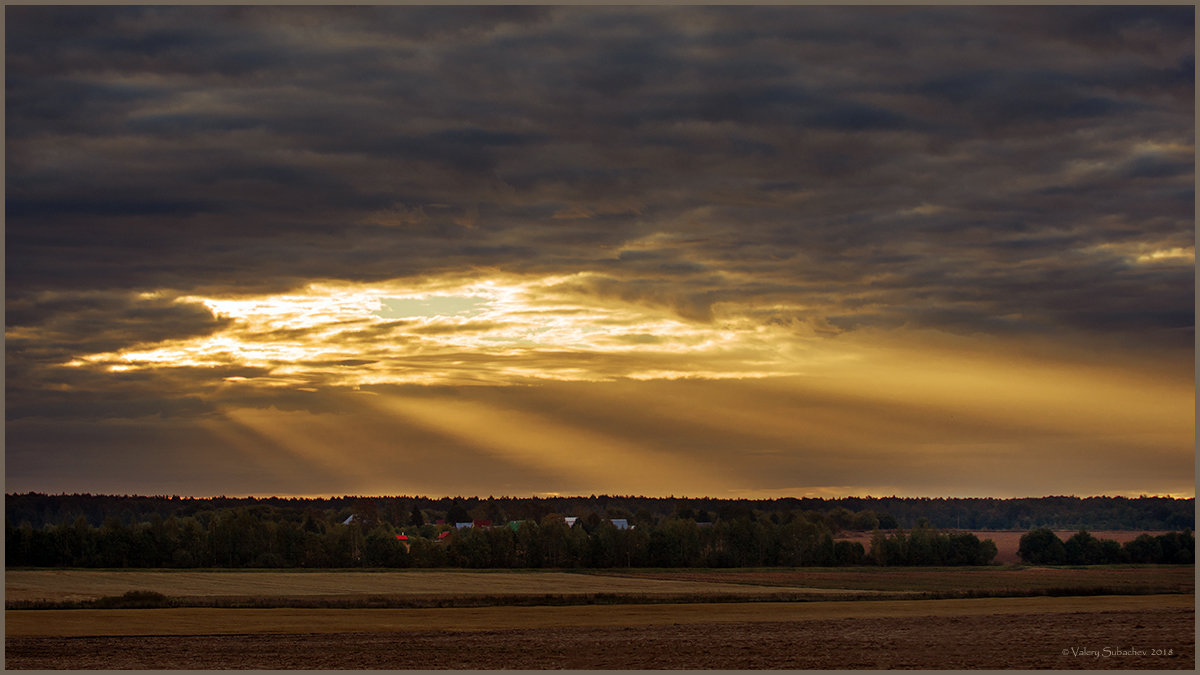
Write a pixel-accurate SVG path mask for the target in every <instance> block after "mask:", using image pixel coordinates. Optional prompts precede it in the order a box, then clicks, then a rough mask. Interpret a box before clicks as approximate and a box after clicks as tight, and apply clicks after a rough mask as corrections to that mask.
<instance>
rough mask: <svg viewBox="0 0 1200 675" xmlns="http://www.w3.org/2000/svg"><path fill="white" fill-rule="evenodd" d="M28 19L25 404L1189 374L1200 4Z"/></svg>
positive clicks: (18, 24)
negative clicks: (883, 375)
mask: <svg viewBox="0 0 1200 675" xmlns="http://www.w3.org/2000/svg"><path fill="white" fill-rule="evenodd" d="M8 9H9V11H8V12H7V13H6V19H7V21H6V25H7V35H6V43H7V47H6V101H7V103H6V125H7V126H6V134H7V136H6V143H7V150H8V155H7V159H6V162H7V167H6V168H7V184H6V193H7V194H6V228H7V232H6V250H7V254H6V268H7V280H6V281H7V284H6V305H7V310H6V325H7V328H6V345H7V347H6V357H7V358H6V362H7V365H6V375H7V382H6V393H7V401H8V403H7V410H6V412H7V416H8V419H9V420H18V421H19V420H30V422H29V424H41V423H42V422H39V421H38V420H43V421H44V420H59V421H60V422H64V423H65V422H70V423H72V424H74V423H80V424H83V423H84V422H83V421H85V420H92V421H94V422H95V423H96V424H100V423H101V422H105V423H111V422H112V420H134V419H141V418H143V417H144V416H146V415H157V416H161V417H165V418H178V419H180V420H186V421H187V423H188V424H193V423H199V422H198V420H206V419H210V418H212V416H217V417H220V418H221V419H228V415H229V414H230V411H238V410H243V409H244V407H245V406H249V408H248V409H251V410H262V409H268V408H270V407H271V406H275V407H276V408H277V409H287V408H288V406H289V405H290V404H289V403H287V402H288V401H290V400H292V399H293V398H294V397H301V398H303V397H304V396H306V395H309V394H312V395H315V396H324V395H325V392H326V391H327V390H329V389H330V388H332V389H340V388H348V387H352V386H355V385H358V386H364V385H368V386H376V385H387V384H389V383H390V384H400V383H405V382H421V383H424V384H440V385H461V384H466V383H474V384H489V385H516V384H522V385H528V384H529V383H531V382H538V381H546V380H547V379H553V380H577V381H615V380H620V379H622V378H638V379H654V378H664V377H681V376H687V377H698V378H728V377H746V376H755V377H759V376H763V375H769V374H775V375H781V376H794V375H803V374H814V373H820V374H824V373H826V372H830V371H827V370H825V369H827V368H832V367H833V366H832V365H831V364H837V363H844V364H859V365H858V366H857V367H865V366H864V365H863V364H867V363H877V362H878V363H882V361H872V360H871V358H872V357H870V355H871V354H876V352H873V351H872V349H873V345H880V344H889V343H891V342H895V343H896V344H901V343H902V344H904V345H908V346H912V345H916V344H920V343H921V342H922V341H927V340H929V339H933V340H934V341H935V342H937V341H940V340H949V341H951V342H954V344H956V345H963V344H970V345H971V347H970V349H971V350H973V351H972V353H987V352H988V351H989V350H992V351H994V352H995V353H997V354H1000V353H1003V354H1021V353H1031V354H1032V353H1034V352H1036V354H1035V355H1036V356H1037V358H1039V359H1042V360H1043V361H1050V360H1053V359H1074V360H1076V361H1082V362H1089V363H1100V362H1109V363H1112V367H1113V368H1114V371H1113V372H1117V373H1126V372H1135V371H1139V370H1143V369H1149V370H1150V371H1153V372H1173V371H1176V372H1177V371H1181V370H1183V371H1186V372H1188V373H1190V372H1191V370H1192V361H1191V352H1192V344H1193V339H1194V338H1193V336H1194V311H1193V306H1194V290H1193V289H1194V207H1193V204H1194V190H1193V183H1194V150H1193V148H1194V133H1193V129H1194V114H1195V113H1194V107H1193V101H1194V69H1195V66H1194V63H1195V61H1194V31H1193V26H1194V19H1193V16H1194V14H1193V12H1194V10H1193V8H1191V7H1155V8H1140V7H1054V8H1050V7H1028V8H1025V7H1002V8H982V7H969V8H961V7H922V8H912V7H851V8H824V7H787V6H772V7H645V8H627V7H621V8H617V7H593V8H577V7H548V6H529V7H400V6H395V7H365V8H348V7H326V8H321V7H312V8H308V7H140V6H138V7H115V8H113V7H82V6H81V7H57V8H55V7H35V6H29V7H10V8H8ZM488 281H491V282H492V283H494V284H498V285H497V286H496V287H495V288H499V289H501V290H499V291H497V293H498V294H499V295H496V296H495V297H494V298H492V300H490V301H489V302H492V303H493V304H490V305H488V306H487V307H484V308H483V309H482V310H481V314H478V315H472V316H448V317H443V318H441V319H437V318H434V317H430V316H421V315H415V316H414V315H410V316H403V315H402V314H403V313H402V312H401V313H400V314H397V315H395V316H387V314H388V312H387V310H386V307H387V305H386V304H384V303H385V301H386V300H388V299H389V298H391V299H396V298H406V297H428V296H429V295H430V294H434V295H437V294H441V295H443V296H455V295H456V294H458V296H463V294H464V293H467V292H468V291H467V290H464V289H470V288H476V287H477V286H473V285H478V284H482V283H486V282H488ZM314 284H315V285H316V286H315V287H316V288H325V287H333V288H340V289H343V290H345V293H344V294H343V295H339V296H337V298H339V299H338V300H337V302H335V303H334V304H333V305H328V304H326V305H319V306H318V305H313V304H304V303H306V302H308V303H311V302H316V300H314V298H316V297H318V296H320V293H319V292H315V291H312V289H313V288H314ZM504 289H507V290H504ZM502 291H503V292H506V293H510V294H516V295H515V296H511V295H510V296H504V295H503V293H502ZM517 296H519V302H518V301H517V300H514V299H513V298H514V297H517ZM464 297H465V296H464ZM286 298H291V300H287V301H286V302H292V303H293V305H291V307H292V309H291V312H292V315H288V316H284V314H286V313H283V314H275V315H272V316H274V318H273V319H271V320H267V319H263V318H262V317H263V316H265V314H263V312H262V311H258V310H255V309H254V307H269V306H271V305H272V303H279V302H285V300H281V299H286ZM504 298H508V300H505V299H504ZM327 299H328V298H327ZM506 302H507V304H505V303H506ZM239 303H240V304H239ZM297 303H298V304H297ZM363 303H366V304H363ZM372 303H373V304H372ZM256 311H258V313H257V314H256V313H255V312H256ZM264 311H265V310H264ZM305 315H307V316H309V317H310V320H307V321H305V320H300V319H298V318H296V317H301V316H305ZM289 316H290V317H291V318H288V317H289ZM254 317H259V318H257V319H256V318H254ZM315 317H319V318H315ZM930 336H934V337H933V338H931V337H930ZM947 336H949V337H947ZM939 344H940V343H939ZM943 346H944V345H943ZM940 348H941V346H938V347H936V349H940ZM936 349H935V348H933V347H931V350H930V351H929V352H928V354H929V359H930V360H931V361H936V359H937V357H936V353H937V351H936ZM956 349H957V347H956ZM189 350H190V351H189ZM155 355H157V356H155ZM847 367H849V366H847ZM1121 377H1124V375H1113V376H1112V377H1111V378H1109V379H1112V380H1114V381H1115V380H1119V379H1120V378H1121ZM297 388H304V389H317V390H318V391H317V392H311V391H304V392H297V391H296V389H297ZM651 389H652V387H649V386H647V388H645V389H643V390H642V391H646V392H650V391H651ZM341 393H344V392H340V391H339V392H337V396H340V395H341ZM977 395H979V396H984V398H985V399H986V395H984V394H977ZM330 396H333V394H330ZM647 396H649V393H648V394H647ZM251 399H253V401H254V402H253V403H252V402H250V401H251ZM334 399H336V400H338V401H341V399H340V398H337V397H336V396H334V397H333V398H330V400H329V401H328V402H325V403H322V404H321V405H318V406H316V408H318V409H320V410H324V409H325V408H326V407H328V406H333V407H338V406H343V405H348V404H346V403H344V402H340V403H336V404H335V403H334V402H333V401H334ZM305 400H308V399H305ZM310 407H311V406H310ZM364 414H365V413H364ZM221 416H225V417H221ZM88 423H92V422H88ZM181 423H183V422H181ZM10 428H12V427H11V426H10ZM31 428H32V427H31ZM106 429H109V430H110V431H111V428H108V427H106ZM427 431H428V430H427ZM81 433H82V432H81ZM106 433H107V432H106ZM981 433H982V432H981ZM100 436H101V435H100V434H98V435H97V438H99V437H100ZM14 441H15V445H16V450H17V452H18V453H22V452H23V453H26V454H28V453H34V452H35V451H34V449H35V448H37V447H41V446H42V445H43V444H44V443H48V441H39V440H38V436H37V435H36V434H32V433H27V434H18V435H16V436H13V438H10V444H13V443H14ZM460 441H461V439H460ZM97 444H98V446H99V445H104V444H102V443H100V442H99V441H98V442H97ZM10 447H12V445H10ZM105 447H108V446H107V445H106V446H105ZM647 451H649V450H647ZM10 452H11V451H10ZM789 452H792V453H793V454H794V455H795V456H798V457H805V458H809V457H812V456H814V453H816V454H817V455H819V454H820V452H819V450H818V449H815V448H808V449H802V448H795V449H793V450H791V451H789ZM914 452H915V451H914ZM26 454H20V455H12V454H10V459H12V458H14V457H25V456H26ZM24 461H25V460H19V461H15V462H13V461H10V463H9V472H8V475H9V478H10V479H13V478H16V477H20V476H21V475H22V471H23V470H24V467H25V466H26V464H24ZM972 466H974V465H972ZM1187 466H1190V462H1189V463H1188V464H1187ZM833 473H836V472H833ZM832 475H833V474H831V477H830V478H829V479H828V480H829V481H833V482H831V483H830V484H835V483H836V481H837V480H838V479H836V478H834V477H832ZM838 484H842V485H850V484H853V483H851V482H848V481H846V480H842V482H841V483H838Z"/></svg>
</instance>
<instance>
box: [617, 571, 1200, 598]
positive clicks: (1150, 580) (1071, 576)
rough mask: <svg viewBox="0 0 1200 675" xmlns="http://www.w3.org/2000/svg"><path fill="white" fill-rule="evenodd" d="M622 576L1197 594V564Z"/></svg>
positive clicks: (880, 588)
mask: <svg viewBox="0 0 1200 675" xmlns="http://www.w3.org/2000/svg"><path fill="white" fill-rule="evenodd" d="M610 574H612V575H614V576H617V577H621V578H638V579H660V580H664V581H679V582H682V581H693V582H696V583H720V584H761V585H763V586H764V587H769V588H772V589H779V588H785V587H791V588H804V589H813V588H821V589H825V590H830V591H832V590H837V589H841V590H856V591H866V590H872V591H876V592H929V593H955V592H958V593H969V592H980V593H990V594H1004V593H1009V594H1028V593H1036V592H1044V591H1051V590H1053V591H1055V592H1057V593H1071V592H1096V591H1102V592H1106V593H1194V592H1195V588H1196V578H1195V570H1194V568H1193V567H1191V566H1163V567H1074V568H1065V567H1000V568H996V567H905V568H894V567H893V568H888V567H843V568H799V569H783V570H774V569H772V570H740V569H730V570H703V571H694V570H683V569H680V570H653V571H650V570H639V571H631V572H624V571H621V572H611V573H610Z"/></svg>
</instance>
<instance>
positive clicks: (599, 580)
mask: <svg viewBox="0 0 1200 675" xmlns="http://www.w3.org/2000/svg"><path fill="white" fill-rule="evenodd" d="M4 590H5V601H6V602H14V601H32V600H52V601H70V600H90V599H95V598H100V597H104V596H115V595H121V594H123V593H125V592H127V591H154V592H157V593H162V594H164V595H168V596H200V597H203V596H223V597H229V596H256V597H297V596H319V597H329V596H339V595H345V596H413V597H418V596H419V597H467V596H489V597H496V596H540V595H560V596H571V595H579V596H585V595H589V594H593V595H594V594H597V593H606V594H616V595H632V596H636V595H645V596H663V597H669V596H679V595H697V596H730V595H745V596H753V595H767V594H770V593H772V592H795V591H796V590H797V589H796V587H795V586H794V585H793V586H789V587H780V588H773V587H771V586H769V585H763V584H758V585H747V584H742V583H737V582H734V583H726V582H723V581H719V580H718V581H696V580H692V579H678V580H671V579H655V578H650V577H645V578H636V577H625V578H622V577H613V576H596V575H590V574H574V573H567V572H524V571H521V572H511V571H500V572H472V571H457V570H455V571H444V570H437V571H433V570H430V571H425V570H404V571H378V572H352V571H336V572H284V571H273V570H272V571H267V570H262V571H258V570H256V571H222V572H212V571H205V572H193V571H183V570H180V571H162V570H158V571H145V570H12V571H7V572H6V573H5V575H4ZM812 592H826V593H838V592H839V591H838V590H836V589H834V590H826V589H813V590H812Z"/></svg>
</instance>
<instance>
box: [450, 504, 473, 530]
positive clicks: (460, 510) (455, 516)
mask: <svg viewBox="0 0 1200 675" xmlns="http://www.w3.org/2000/svg"><path fill="white" fill-rule="evenodd" d="M446 522H447V523H448V524H450V525H453V524H454V523H469V522H471V514H469V513H467V509H466V508H464V507H463V505H462V504H461V503H459V502H457V501H456V502H454V504H452V505H451V506H450V510H449V511H447V512H446Z"/></svg>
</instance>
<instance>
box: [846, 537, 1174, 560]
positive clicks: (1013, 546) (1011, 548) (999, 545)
mask: <svg viewBox="0 0 1200 675" xmlns="http://www.w3.org/2000/svg"><path fill="white" fill-rule="evenodd" d="M955 531H957V530H944V532H955ZM962 531H964V532H971V534H974V535H975V536H976V537H979V538H980V539H991V540H992V541H993V542H995V543H996V562H998V563H1001V564H1004V565H1012V564H1016V563H1019V562H1021V556H1019V555H1017V551H1018V550H1019V549H1020V547H1021V536H1022V535H1024V534H1026V533H1027V532H1028V530H962ZM1077 532H1079V530H1055V531H1054V533H1055V534H1057V535H1058V538H1059V539H1062V540H1063V541H1066V540H1067V539H1070V538H1071V537H1073V536H1074V535H1075V534H1076V533H1077ZM1088 532H1090V533H1091V535H1092V536H1093V537H1096V538H1097V539H1113V540H1115V541H1116V542H1117V543H1120V544H1124V543H1125V542H1127V541H1133V540H1134V539H1137V538H1138V537H1139V536H1140V535H1143V534H1150V535H1160V534H1163V533H1164V531H1163V530H1154V531H1141V530H1088ZM871 534H872V533H870V532H846V533H843V534H842V535H839V536H838V537H837V539H838V541H857V542H858V543H860V544H862V545H863V548H865V549H866V550H867V551H868V552H870V550H871Z"/></svg>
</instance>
